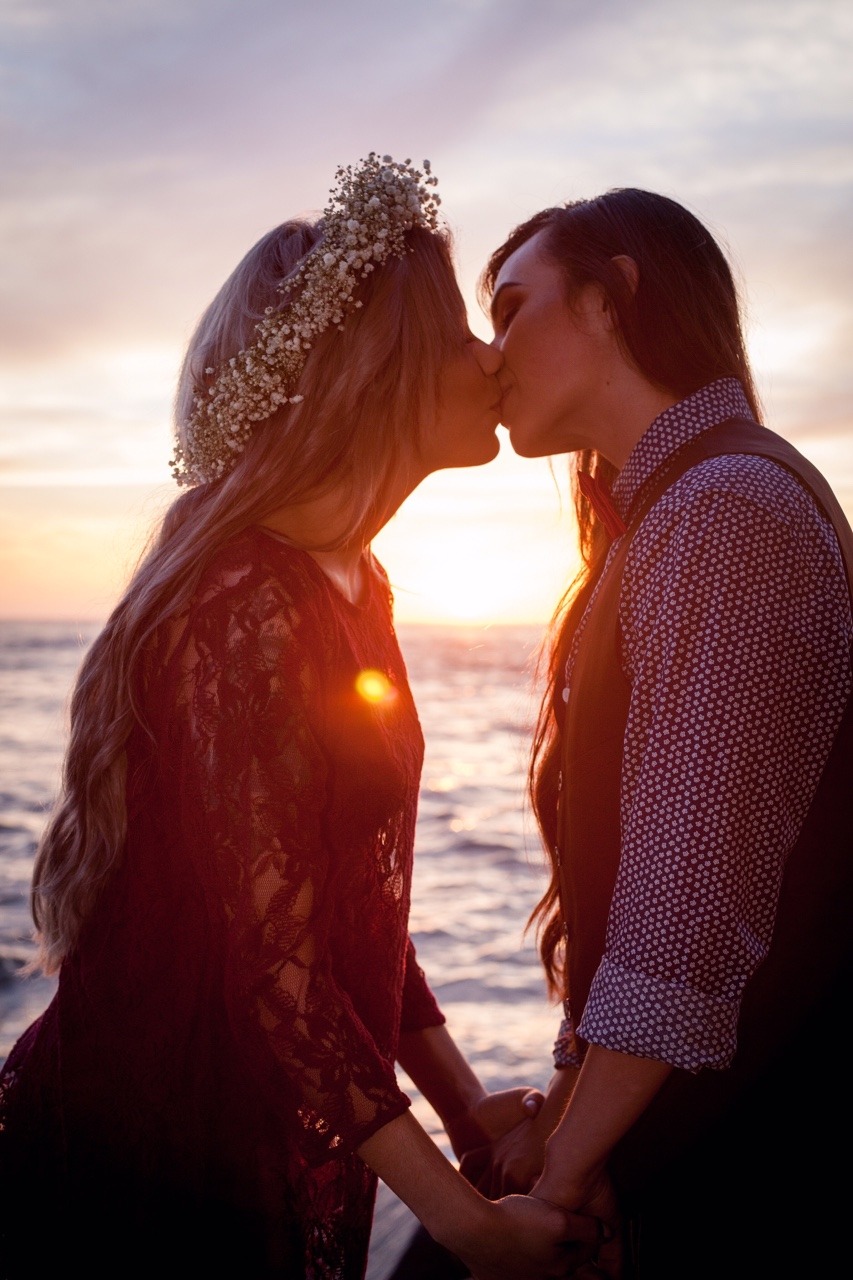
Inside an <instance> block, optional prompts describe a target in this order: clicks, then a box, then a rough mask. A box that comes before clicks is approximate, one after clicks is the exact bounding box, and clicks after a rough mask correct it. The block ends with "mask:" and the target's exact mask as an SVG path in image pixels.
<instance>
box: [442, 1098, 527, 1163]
mask: <svg viewBox="0 0 853 1280" xmlns="http://www.w3.org/2000/svg"><path fill="white" fill-rule="evenodd" d="M544 1100H545V1099H544V1095H543V1094H542V1093H541V1092H540V1091H539V1090H538V1089H529V1088H523V1087H522V1088H517V1089H502V1090H501V1091H500V1092H498V1093H486V1094H484V1095H483V1096H482V1097H481V1098H478V1099H477V1101H476V1102H474V1103H472V1105H471V1106H470V1107H469V1108H468V1109H467V1110H466V1111H462V1112H461V1113H460V1114H459V1115H458V1116H454V1118H453V1119H452V1120H449V1121H448V1122H447V1123H446V1125H445V1129H446V1132H447V1136H448V1138H449V1139H450V1144H451V1146H452V1147H453V1152H454V1155H455V1156H456V1158H457V1160H463V1161H464V1159H465V1157H467V1156H469V1155H471V1154H472V1153H474V1152H482V1151H483V1149H488V1148H489V1147H490V1146H491V1144H493V1143H495V1142H496V1141H498V1140H499V1139H501V1138H502V1137H503V1136H504V1135H505V1134H507V1133H509V1132H511V1131H513V1130H514V1129H515V1128H516V1127H517V1126H518V1125H520V1124H522V1125H523V1124H524V1122H525V1121H529V1120H530V1119H531V1118H532V1117H533V1116H535V1115H537V1114H538V1112H539V1110H540V1108H541V1106H542V1103H543V1102H544Z"/></svg>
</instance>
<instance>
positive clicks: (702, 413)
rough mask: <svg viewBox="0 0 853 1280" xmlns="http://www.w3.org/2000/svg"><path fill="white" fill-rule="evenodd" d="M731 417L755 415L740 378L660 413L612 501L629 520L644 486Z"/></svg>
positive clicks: (711, 385) (616, 485)
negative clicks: (683, 449) (668, 462)
mask: <svg viewBox="0 0 853 1280" xmlns="http://www.w3.org/2000/svg"><path fill="white" fill-rule="evenodd" d="M728 418H749V419H750V420H752V418H753V413H752V409H751V408H750V406H749V401H748V400H747V398H746V395H745V393H744V390H743V387H742V386H741V384H740V382H739V381H738V379H737V378H718V379H717V380H716V382H709V383H708V384H707V386H704V387H700V389H699V390H698V391H694V392H693V394H692V395H689V396H687V397H686V398H685V399H684V400H679V401H678V403H677V404H674V405H671V406H670V407H669V408H668V409H664V411H663V413H661V414H658V416H657V417H656V418H655V420H654V422H652V424H651V426H649V427H648V428H647V429H646V430H645V431H644V432H643V434H642V436H641V437H640V439H639V440H638V441H637V443H636V444H635V445H634V448H633V449H632V450H631V452H630V454H629V455H628V460H627V462H626V463H625V465H624V467H623V468H622V470H621V471H620V472H619V475H618V476H617V477H616V479H615V481H614V482H613V501H614V504H615V506H616V509H617V510H618V512H619V514H620V516H622V518H623V519H626V518H627V515H628V512H629V511H630V510H631V505H632V503H633V501H634V499H635V497H636V496H637V493H638V492H639V489H640V487H641V485H642V484H643V483H644V482H645V481H646V480H648V478H649V476H651V475H652V474H653V473H654V472H655V471H657V469H658V467H660V466H661V465H662V463H664V462H666V460H667V458H669V457H671V455H672V454H673V453H675V452H676V450H677V449H679V448H680V447H681V445H683V444H687V442H688V441H689V440H692V439H693V438H694V437H695V436H698V435H701V433H702V432H703V431H707V429H708V428H709V427H713V426H716V424H717V423H718V422H725V421H726V419H728Z"/></svg>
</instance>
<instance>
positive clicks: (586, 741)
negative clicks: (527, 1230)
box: [479, 189, 853, 1280]
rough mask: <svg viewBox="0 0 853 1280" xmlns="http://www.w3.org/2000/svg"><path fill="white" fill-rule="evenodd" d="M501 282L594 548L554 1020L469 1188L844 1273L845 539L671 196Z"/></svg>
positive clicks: (658, 1246)
mask: <svg viewBox="0 0 853 1280" xmlns="http://www.w3.org/2000/svg"><path fill="white" fill-rule="evenodd" d="M483 290H484V296H485V297H486V298H487V299H488V301H489V303H490V305H491V311H492V317H493V323H494V330H495V346H496V347H497V348H498V349H499V350H500V351H501V353H502V355H503V357H504V365H503V367H502V370H501V374H500V379H501V383H502V387H503V411H502V418H503V421H504V423H505V424H506V426H507V427H508V428H509V433H510V439H511V441H512V445H513V448H514V449H515V450H516V451H517V452H518V453H519V454H521V455H523V456H525V457H539V456H543V455H550V454H557V453H568V454H571V455H572V462H573V482H574V492H575V500H576V507H577V515H578V521H579V532H580V550H581V554H582V568H581V570H580V572H579V575H578V576H577V578H576V580H575V581H574V582H573V583H572V585H571V586H570V589H569V590H568V592H567V594H566V596H565V598H564V600H563V601H562V602H561V605H560V607H559V609H558V611H557V614H556V616H555V619H554V624H553V630H552V637H551V644H550V650H549V656H550V661H549V678H548V683H547V689H546V691H545V694H544V698H543V702H542V708H541V715H540V719H539V724H538V729H537V733H536V736H535V744H534V749H533V754H532V761H531V771H530V784H531V792H532V801H533V805H534V808H535V812H536V815H537V818H538V821H539V824H540V828H541V832H542V836H543V840H544V843H545V845H546V847H547V850H548V852H549V854H550V857H551V864H552V875H551V881H550V885H549V887H548V890H547V892H546V894H545V895H544V897H543V898H542V900H541V902H540V903H539V905H538V907H537V909H536V911H535V912H534V919H535V921H536V922H537V925H538V927H539V931H540V946H541V954H542V958H543V961H544V965H545V970H546V974H547V977H548V981H549V983H550V985H551V989H552V991H553V992H554V993H557V994H559V996H560V997H562V998H563V999H564V1002H565V1020H564V1022H563V1024H562V1027H561V1030H560V1033H559V1037H558V1040H557V1044H556V1047H555V1066H556V1070H555V1074H554V1076H553V1080H552V1084H551V1087H550V1089H549V1092H548V1097H547V1100H546V1103H545V1105H544V1107H543V1109H542V1111H541V1112H540V1114H539V1116H538V1117H537V1118H536V1120H535V1121H534V1122H533V1124H532V1125H531V1126H530V1127H529V1128H528V1129H527V1130H526V1131H524V1132H521V1131H519V1132H518V1133H517V1134H514V1135H510V1136H509V1137H508V1138H506V1139H505V1140H504V1141H503V1143H502V1144H501V1146H500V1149H499V1153H498V1155H497V1157H496V1158H495V1160H494V1162H493V1166H492V1168H491V1171H490V1172H489V1173H488V1174H486V1175H485V1176H483V1177H482V1178H481V1179H480V1182H479V1185H480V1186H481V1187H483V1188H484V1189H485V1190H486V1191H487V1192H489V1193H490V1194H493V1195H495V1194H499V1193H501V1192H505V1191H506V1190H507V1189H509V1188H513V1189H515V1190H525V1191H526V1190H530V1189H531V1188H532V1193H533V1195H534V1196H541V1197H542V1198H544V1199H546V1200H548V1201H549V1202H551V1203H554V1204H559V1205H562V1206H564V1207H568V1208H571V1209H574V1210H578V1211H586V1212H591V1213H595V1214H596V1215H598V1216H599V1217H601V1218H603V1219H604V1220H605V1221H606V1222H607V1224H608V1229H609V1232H610V1234H611V1235H612V1237H613V1238H612V1240H611V1241H610V1242H608V1243H605V1244H604V1246H603V1247H602V1249H601V1251H600V1253H599V1267H600V1269H601V1272H602V1273H603V1274H609V1275H622V1274H625V1275H637V1276H639V1277H641V1280H675V1277H678V1280H697V1277H706V1276H708V1277H710V1276H713V1277H726V1280H731V1277H744V1278H745V1277H750V1278H754V1277H757V1276H771V1275H772V1276H798V1277H799V1276H802V1275H816V1274H820V1275H837V1274H841V1268H842V1266H844V1265H846V1264H847V1261H848V1247H847V1241H846V1234H847V1232H846V1226H845V1225H844V1224H845V1221H846V1216H847V1215H846V1208H845V1204H844V1200H843V1187H844V1185H845V1175H844V1173H843V1170H844V1168H845V1166H846V1163H847V1160H848V1158H849V1157H848V1152H849V1141H850V1105H849V1093H850V1090H849V1082H848V1079H847V1075H848V1072H847V1055H846V1049H844V1048H842V1047H841V1046H842V1044H843V1043H845V1042H844V1041H843V1038H842V1035H841V1032H842V1028H843V1025H844V1020H845V1018H846V1015H847V1011H848V1010H849V1008H850V995H851V984H850V961H851V948H853V831H851V819H850V816H849V814H850V805H849V803H848V793H849V788H850V778H851V776H853V774H851V766H852V765H853V748H851V718H852V717H851V687H853V675H851V642H853V625H851V604H850V592H851V582H852V581H853V534H851V530H850V526H849V524H848V522H847V520H846V518H845V516H844V514H843V513H842V511H841V509H840V507H839V505H838V502H837V501H836V499H835V497H834V496H833V494H832V492H831V490H830V488H829V485H828V484H827V483H826V481H825V480H824V478H823V477H822V476H821V475H820V474H819V473H818V472H817V471H816V470H815V468H814V467H812V466H811V465H810V464H809V463H808V462H807V461H806V460H805V459H804V458H803V457H802V456H801V455H800V454H799V453H798V452H797V451H796V450H794V449H793V448H792V447H791V445H789V444H788V443H787V442H786V441H785V440H783V439H782V438H781V437H780V436H778V435H777V434H775V433H773V432H770V431H768V430H766V429H765V428H764V427H762V426H759V425H758V422H759V419H760V411H759V406H758V402H757V397H756V394H755V390H754V387H753V381H752V377H751V375H750V370H749V364H748V360H747V355H746V351H745V348H744V341H743V336H742V329H741V322H740V312H739V304H738V297H737V292H736V288H735V285H734V282H733V279H732V273H731V270H730V268H729V265H728V263H727V261H726V259H725V257H724V255H723V253H722V252H721V250H720V248H719V246H718V245H717V244H716V243H715V241H714V238H713V237H712V236H711V234H710V233H709V231H708V230H707V228H706V227H704V226H703V225H702V224H701V223H700V222H699V221H698V220H697V219H696V218H695V217H694V216H693V215H692V214H691V213H690V212H689V211H688V210H686V209H685V208H683V207H682V206H681V205H679V204H678V203H676V202H675V201H673V200H671V199H668V198H666V197H663V196H660V195H656V194H654V193H650V192H646V191H642V190H636V189H617V190H613V191H609V192H607V193H606V194H604V195H603V196H601V197H599V198H597V199H593V200H589V201H577V202H575V203H571V204H568V205H565V206H561V207H558V208H553V209H547V210H544V211H543V212H541V213H539V214H537V215H536V216H534V217H533V218H531V219H530V220H529V221H528V222H526V223H524V224H523V225H521V226H519V227H518V228H516V230H515V231H514V232H513V233H512V234H511V235H510V237H509V238H508V240H507V241H506V243H505V244H504V245H502V246H501V247H500V248H499V249H498V250H497V251H496V252H495V254H494V255H493V257H492V258H491V260H490V262H489V264H488V267H487V269H486V271H485V273H484V277H483ZM611 486H612V492H611ZM839 1167H840V1169H841V1170H842V1172H841V1173H839V1172H837V1170H838V1169H839Z"/></svg>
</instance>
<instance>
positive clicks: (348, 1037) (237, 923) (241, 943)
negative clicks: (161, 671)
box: [178, 591, 409, 1164]
mask: <svg viewBox="0 0 853 1280" xmlns="http://www.w3.org/2000/svg"><path fill="white" fill-rule="evenodd" d="M259 595H260V593H258V592H257V591H255V592H254V593H253V598H252V602H251V605H250V607H249V609H248V611H247V612H246V613H245V614H242V615H239V616H238V615H237V614H236V612H235V611H234V609H233V607H232V608H230V609H229V612H228V613H227V615H225V616H224V617H223V615H222V613H220V614H219V616H218V617H217V618H216V619H214V620H213V622H212V625H210V624H204V625H201V624H194V625H193V626H192V628H191V640H190V642H189V643H188V644H186V645H185V646H184V648H183V658H182V662H181V667H182V670H181V675H180V681H181V687H182V692H181V694H180V695H179V698H178V702H179V709H180V716H179V718H180V720H181V725H182V729H181V731H182V733H183V734H184V736H185V739H186V742H185V749H184V752H183V755H184V766H183V767H184V777H185V779H186V776H187V775H188V774H189V775H191V776H192V781H193V784H194V785H193V786H191V787H190V786H188V785H187V783H186V781H185V782H184V789H185V793H186V800H185V804H187V805H189V806H190V808H189V811H188V814H189V821H195V822H196V823H199V815H203V818H202V819H201V822H200V824H199V825H200V829H199V832H198V835H197V836H196V847H197V856H198V859H199V863H200V866H201V873H200V874H201V875H202V877H203V879H204V880H205V881H206V888H209V889H210V891H211V892H212V895H213V896H212V901H211V908H210V910H211V912H222V911H223V910H224V913H225V931H226V939H227V942H226V948H227V956H226V958H225V998H226V1003H227V1007H228V1017H229V1019H230V1022H231V1028H232V1033H233V1035H234V1037H235V1039H236V1040H237V1042H238V1043H239V1044H240V1045H241V1047H242V1049H243V1052H244V1055H245V1057H246V1062H247V1065H248V1068H249V1071H250V1073H251V1074H252V1075H253V1076H255V1077H256V1078H257V1082H258V1086H259V1087H260V1088H262V1089H264V1090H265V1091H266V1094H267V1097H268V1099H269V1101H270V1104H271V1105H272V1106H273V1107H275V1108H276V1109H277V1110H278V1111H279V1112H282V1110H284V1111H285V1112H286V1113H287V1114H286V1115H285V1120H286V1123H287V1124H288V1125H289V1127H290V1128H291V1129H292V1131H293V1133H294V1137H295V1140H296V1141H297V1142H298V1145H299V1147H300V1149H301V1150H302V1152H303V1155H304V1157H305V1158H306V1159H307V1160H308V1161H309V1162H310V1163H312V1164H317V1163H320V1162H322V1161H323V1160H327V1159H328V1158H329V1156H330V1155H331V1154H335V1155H340V1154H342V1153H344V1152H345V1151H347V1150H352V1149H354V1148H356V1147H357V1146H358V1145H359V1144H360V1143H361V1142H362V1141H364V1140H365V1139H366V1138H367V1137H369V1136H370V1134H371V1133H373V1132H375V1130H376V1129H378V1128H380V1127H381V1126H382V1125H383V1124H386V1123H387V1122H388V1121H389V1120H391V1119H393V1118H394V1116H396V1115H399V1114H400V1113H401V1112H403V1111H404V1110H405V1109H406V1107H407V1106H408V1105H409V1099H408V1098H407V1097H406V1095H405V1094H403V1093H402V1092H401V1091H400V1089H399V1088H398V1086H397V1083H396V1077H395V1074H394V1070H393V1066H392V1064H389V1063H388V1062H387V1060H386V1059H385V1058H383V1056H382V1055H381V1054H380V1053H379V1051H378V1049H377V1047H376V1045H375V1043H374V1041H373V1039H372V1037H371V1035H370V1034H369V1032H368V1031H367V1029H366V1028H365V1027H364V1025H363V1024H362V1022H361V1021H360V1020H359V1018H358V1017H357V1015H356V1013H355V1011H354V1009H353V1006H352V1003H351V1001H350V999H349V998H348V996H347V993H346V991H345V990H343V989H342V987H341V986H340V984H339V983H338V982H336V980H335V977H334V976H333V974H332V971H331V961H330V952H329V946H328V940H329V936H330V930H332V929H333V928H334V912H333V909H332V906H331V897H330V894H331V889H330V864H329V849H328V843H327V841H326V840H324V826H323V814H324V805H325V802H326V799H327V796H326V783H327V763H326V757H325V756H324V753H323V750H322V747H321V745H320V742H319V740H318V732H317V725H318V710H317V708H318V705H319V704H320V697H319V693H320V685H321V680H322V676H321V674H320V671H319V670H318V656H317V653H316V645H315V646H314V647H313V650H312V647H311V646H310V645H308V644H306V643H305V641H304V640H301V639H300V619H299V617H298V616H295V614H294V612H293V611H292V610H291V611H290V612H288V610H287V609H286V608H284V607H283V605H282V601H281V600H267V601H265V600H264V599H263V598H262V597H261V598H259ZM191 793H194V796H195V803H194V804H193V802H192V797H191ZM193 815H194V816H193Z"/></svg>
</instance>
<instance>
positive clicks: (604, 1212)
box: [530, 1170, 627, 1280]
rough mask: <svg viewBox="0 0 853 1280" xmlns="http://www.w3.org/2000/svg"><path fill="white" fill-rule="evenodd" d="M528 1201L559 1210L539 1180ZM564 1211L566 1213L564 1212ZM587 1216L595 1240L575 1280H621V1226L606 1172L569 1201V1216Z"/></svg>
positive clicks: (623, 1248)
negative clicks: (593, 1223)
mask: <svg viewBox="0 0 853 1280" xmlns="http://www.w3.org/2000/svg"><path fill="white" fill-rule="evenodd" d="M530 1198H531V1199H541V1200H542V1201H543V1203H545V1204H550V1205H551V1206H552V1208H563V1207H564V1206H563V1205H562V1204H555V1203H554V1201H553V1200H551V1199H549V1197H548V1187H547V1179H546V1178H544V1177H543V1178H540V1180H539V1181H538V1182H537V1184H536V1186H535V1187H534V1188H533V1190H532V1191H531V1193H530ZM565 1211H566V1212H568V1210H565ZM578 1214H581V1215H589V1216H591V1217H593V1218H595V1219H596V1220H597V1222H598V1225H599V1241H598V1247H597V1248H596V1250H595V1252H594V1254H593V1257H592V1258H591V1259H590V1260H589V1262H588V1263H587V1265H585V1266H583V1267H582V1268H580V1269H579V1271H578V1273H577V1274H578V1280H587V1278H589V1280H593V1277H601V1278H602V1280H604V1278H605V1277H606V1278H607V1280H621V1277H622V1276H623V1275H624V1273H625V1258H626V1253H627V1249H626V1241H625V1234H624V1223H623V1220H622V1215H621V1213H620V1212H619V1203H618V1199H617V1196H616V1191H615V1188H614V1186H613V1183H612V1182H611V1180H610V1177H609V1175H608V1173H607V1171H606V1170H602V1171H601V1172H600V1173H599V1175H598V1176H597V1178H596V1180H595V1183H594V1184H593V1185H590V1186H589V1187H588V1188H587V1189H586V1191H585V1192H584V1194H583V1195H582V1196H578V1197H576V1198H574V1199H573V1201H572V1216H577V1215H578Z"/></svg>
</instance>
